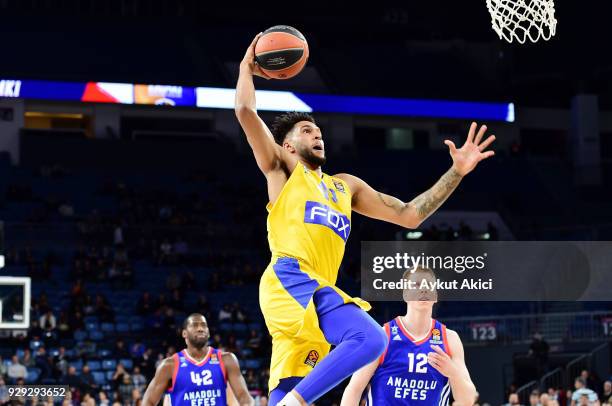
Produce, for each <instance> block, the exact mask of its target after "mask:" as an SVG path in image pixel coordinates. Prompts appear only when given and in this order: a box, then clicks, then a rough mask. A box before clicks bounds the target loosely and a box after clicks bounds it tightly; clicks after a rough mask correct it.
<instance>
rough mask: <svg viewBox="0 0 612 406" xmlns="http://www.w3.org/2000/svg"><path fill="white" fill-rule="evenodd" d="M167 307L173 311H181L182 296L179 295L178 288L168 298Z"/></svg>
mask: <svg viewBox="0 0 612 406" xmlns="http://www.w3.org/2000/svg"><path fill="white" fill-rule="evenodd" d="M168 305H169V306H170V307H171V308H172V309H174V310H177V311H181V310H183V296H182V295H181V291H180V290H179V289H178V288H177V289H174V290H173V291H172V295H171V296H170V300H169V301H168Z"/></svg>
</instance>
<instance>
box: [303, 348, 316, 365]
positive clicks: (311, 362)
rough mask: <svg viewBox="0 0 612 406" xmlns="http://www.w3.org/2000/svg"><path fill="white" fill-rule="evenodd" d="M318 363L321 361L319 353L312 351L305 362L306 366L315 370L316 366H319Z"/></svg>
mask: <svg viewBox="0 0 612 406" xmlns="http://www.w3.org/2000/svg"><path fill="white" fill-rule="evenodd" d="M317 361H319V353H318V352H317V351H315V350H311V351H310V352H309V353H308V356H307V357H306V359H305V360H304V364H306V365H308V366H311V367H313V368H314V366H315V365H317Z"/></svg>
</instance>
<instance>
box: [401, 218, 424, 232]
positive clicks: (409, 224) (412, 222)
mask: <svg viewBox="0 0 612 406" xmlns="http://www.w3.org/2000/svg"><path fill="white" fill-rule="evenodd" d="M422 223H423V220H421V219H420V218H418V217H417V216H409V217H407V218H405V219H402V222H401V223H400V225H401V226H402V227H404V228H408V229H410V230H414V229H415V228H419V227H420V226H421V224H422Z"/></svg>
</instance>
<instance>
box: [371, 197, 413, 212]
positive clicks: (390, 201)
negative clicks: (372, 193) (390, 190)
mask: <svg viewBox="0 0 612 406" xmlns="http://www.w3.org/2000/svg"><path fill="white" fill-rule="evenodd" d="M376 194H377V195H378V198H379V199H380V201H381V202H382V203H383V204H384V205H385V206H387V207H390V208H392V209H393V210H395V211H396V212H397V214H402V212H403V211H404V210H406V209H407V208H408V204H409V203H404V202H402V201H401V200H400V199H397V198H395V197H393V196H389V195H384V194H382V193H380V192H376Z"/></svg>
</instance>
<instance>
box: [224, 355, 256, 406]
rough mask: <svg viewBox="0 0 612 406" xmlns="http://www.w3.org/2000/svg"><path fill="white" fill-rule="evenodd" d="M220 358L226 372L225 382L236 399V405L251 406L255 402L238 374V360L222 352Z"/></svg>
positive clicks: (240, 374) (242, 378)
mask: <svg viewBox="0 0 612 406" xmlns="http://www.w3.org/2000/svg"><path fill="white" fill-rule="evenodd" d="M222 357H223V363H224V364H225V370H226V371H227V381H228V382H229V384H230V387H231V388H232V392H234V396H236V399H238V404H239V405H240V406H253V405H254V404H255V401H254V400H253V398H252V397H251V395H250V394H249V389H248V388H247V384H246V381H245V380H244V377H243V376H242V373H241V372H240V365H239V363H238V358H236V356H235V355H234V354H233V353H231V352H224V353H223V354H222Z"/></svg>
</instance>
